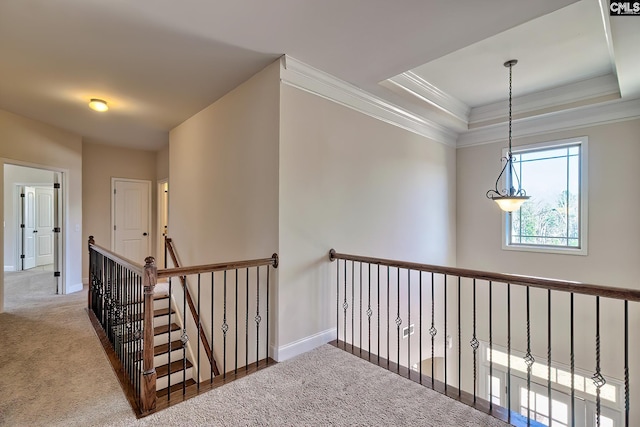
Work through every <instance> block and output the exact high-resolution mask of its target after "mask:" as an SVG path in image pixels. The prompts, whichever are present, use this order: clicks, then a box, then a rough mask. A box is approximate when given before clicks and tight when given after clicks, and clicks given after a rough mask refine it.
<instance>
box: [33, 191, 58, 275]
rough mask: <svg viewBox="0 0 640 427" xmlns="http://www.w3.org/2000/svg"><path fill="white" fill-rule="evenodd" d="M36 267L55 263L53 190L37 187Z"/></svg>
mask: <svg viewBox="0 0 640 427" xmlns="http://www.w3.org/2000/svg"><path fill="white" fill-rule="evenodd" d="M35 192H36V196H35V200H36V203H35V205H36V214H35V220H36V231H37V233H36V234H35V235H36V266H40V265H48V264H51V263H53V252H54V250H53V249H54V244H53V228H54V223H53V188H47V187H36V189H35Z"/></svg>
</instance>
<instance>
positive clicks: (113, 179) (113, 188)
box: [111, 177, 155, 262]
mask: <svg viewBox="0 0 640 427" xmlns="http://www.w3.org/2000/svg"><path fill="white" fill-rule="evenodd" d="M118 181H124V182H136V183H141V184H147V194H148V200H147V203H148V205H149V209H148V210H147V211H148V216H149V217H148V218H147V221H148V222H147V224H148V226H149V231H151V230H153V233H154V234H155V229H154V227H153V222H152V212H151V210H152V208H153V204H152V200H153V196H152V195H151V181H149V180H147V179H132V178H116V177H111V250H112V251H114V252H115V247H116V231H115V230H114V225H115V222H116V193H115V191H116V182H118ZM149 237H150V239H148V241H147V254H148V255H151V253H152V252H151V250H152V248H153V241H154V239H153V235H150V236H149ZM134 261H136V262H139V261H137V260H134Z"/></svg>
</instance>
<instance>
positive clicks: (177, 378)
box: [156, 368, 193, 391]
mask: <svg viewBox="0 0 640 427" xmlns="http://www.w3.org/2000/svg"><path fill="white" fill-rule="evenodd" d="M192 375H193V368H187V371H186V373H185V378H186V379H190V378H193V377H192ZM182 379H183V375H182V371H179V372H176V373H173V374H171V384H176V383H179V382H182ZM168 384H169V379H168V377H162V378H158V379H157V380H156V391H160V390H162V389H163V388H167V386H168Z"/></svg>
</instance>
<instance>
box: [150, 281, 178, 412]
mask: <svg viewBox="0 0 640 427" xmlns="http://www.w3.org/2000/svg"><path fill="white" fill-rule="evenodd" d="M171 288H172V284H171V277H169V320H168V322H169V323H168V324H167V335H168V338H167V345H168V346H169V360H168V363H169V365H168V366H169V368H171V329H173V328H171V295H173V294H172V292H173V291H172V289H171ZM176 308H177V307H176ZM142 315H143V316H144V308H143V310H142ZM167 391H168V392H169V393H167V401H170V400H171V393H170V391H171V375H167Z"/></svg>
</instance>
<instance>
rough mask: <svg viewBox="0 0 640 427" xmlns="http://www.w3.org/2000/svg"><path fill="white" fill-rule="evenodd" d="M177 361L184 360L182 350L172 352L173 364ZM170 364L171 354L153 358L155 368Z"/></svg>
mask: <svg viewBox="0 0 640 427" xmlns="http://www.w3.org/2000/svg"><path fill="white" fill-rule="evenodd" d="M176 360H182V349H179V350H174V351H172V352H171V362H175V361H176ZM168 363H169V353H164V354H159V355H157V356H156V357H154V358H153V364H154V365H155V366H162V365H166V364H168Z"/></svg>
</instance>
